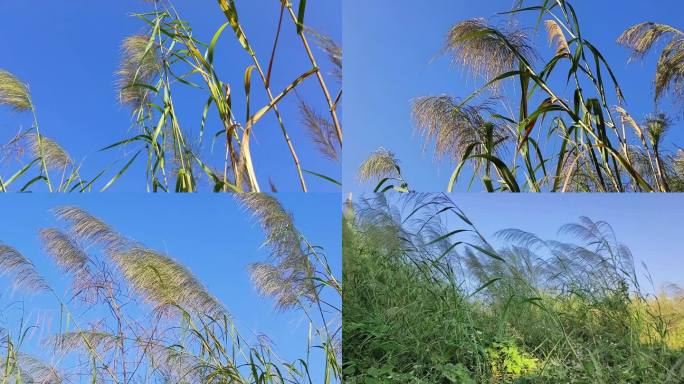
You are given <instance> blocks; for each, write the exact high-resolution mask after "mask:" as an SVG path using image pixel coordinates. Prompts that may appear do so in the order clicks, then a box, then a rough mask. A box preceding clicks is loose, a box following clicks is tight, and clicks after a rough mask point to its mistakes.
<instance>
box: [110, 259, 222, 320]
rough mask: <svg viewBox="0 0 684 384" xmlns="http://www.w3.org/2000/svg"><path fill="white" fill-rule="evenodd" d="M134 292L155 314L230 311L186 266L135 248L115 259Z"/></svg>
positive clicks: (206, 313)
mask: <svg viewBox="0 0 684 384" xmlns="http://www.w3.org/2000/svg"><path fill="white" fill-rule="evenodd" d="M111 257H112V259H113V260H114V262H115V263H116V264H117V266H118V267H119V269H120V271H121V273H122V274H123V276H124V277H125V278H126V281H127V282H128V284H129V285H130V286H131V288H132V289H133V290H134V291H136V292H137V293H138V294H139V295H140V296H141V297H142V298H143V299H144V300H145V301H147V302H148V303H150V304H152V305H154V306H155V311H156V312H158V313H160V314H163V315H171V314H173V313H174V312H176V310H178V309H181V310H183V311H194V312H199V313H201V314H205V315H210V316H214V315H217V314H224V313H226V310H225V309H224V308H223V306H222V305H221V303H219V301H218V300H217V299H216V298H214V297H213V296H212V295H211V294H210V293H209V292H208V291H207V290H206V288H205V287H204V286H203V285H202V283H201V282H200V281H199V280H197V279H196V278H195V276H193V275H192V273H191V272H190V271H189V270H188V269H187V268H185V267H184V266H183V265H181V264H179V263H178V262H176V261H174V260H173V259H171V258H170V257H168V256H165V255H162V254H161V253H158V252H155V251H153V250H150V249H144V248H132V249H130V250H125V251H120V252H114V253H113V254H112V255H111Z"/></svg>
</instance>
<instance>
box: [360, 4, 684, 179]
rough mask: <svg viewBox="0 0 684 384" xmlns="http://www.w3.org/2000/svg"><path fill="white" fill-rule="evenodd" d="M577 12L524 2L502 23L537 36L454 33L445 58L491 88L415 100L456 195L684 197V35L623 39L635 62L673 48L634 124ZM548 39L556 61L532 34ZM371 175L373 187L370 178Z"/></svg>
mask: <svg viewBox="0 0 684 384" xmlns="http://www.w3.org/2000/svg"><path fill="white" fill-rule="evenodd" d="M572 3H573V2H572V1H569V0H543V1H541V0H539V1H534V2H533V1H518V2H516V5H515V7H514V9H513V10H512V11H509V12H504V13H502V14H504V15H511V17H515V16H517V15H520V14H529V13H533V14H535V15H536V17H535V18H534V19H536V20H537V22H536V25H534V26H533V27H534V28H522V27H519V26H518V23H509V24H508V26H504V27H498V26H495V25H492V23H490V22H489V21H488V20H486V19H481V18H477V19H470V20H464V21H461V22H458V23H457V24H455V25H454V26H453V27H452V28H451V29H450V30H449V31H448V32H447V33H446V37H445V39H444V44H443V49H442V53H443V54H444V55H446V56H448V57H450V58H451V60H452V62H453V64H454V65H455V66H457V67H459V68H461V69H463V70H464V71H465V72H466V73H467V74H468V75H469V76H470V77H472V78H473V79H475V81H478V82H481V83H482V84H481V85H480V86H478V87H477V89H476V90H475V91H473V92H472V93H471V94H469V95H465V96H462V97H455V96H451V95H434V96H423V97H418V98H416V99H414V100H413V101H412V116H413V120H414V124H415V127H416V130H417V132H418V134H419V135H420V136H421V138H422V139H423V141H424V145H425V146H426V147H431V148H432V149H433V152H434V154H435V158H436V159H438V160H445V161H448V162H450V163H451V164H454V166H453V167H454V168H453V172H452V174H451V177H450V178H449V181H448V183H447V184H446V190H447V191H449V192H451V191H453V190H454V189H455V188H456V187H457V186H461V187H462V188H463V189H468V190H470V189H473V188H477V186H478V185H480V186H481V188H482V189H483V190H485V191H487V192H495V191H508V192H521V191H530V192H543V191H546V192H630V191H632V192H672V191H681V190H682V181H683V180H684V174H682V173H681V164H680V163H681V162H682V159H684V152H682V151H681V150H679V149H677V147H674V150H672V149H666V148H672V146H666V145H665V144H664V143H665V139H666V136H667V132H668V128H669V127H670V126H671V124H672V119H670V118H669V117H668V115H666V114H665V113H664V112H663V109H662V108H663V104H664V98H665V96H671V98H672V99H673V100H675V101H677V102H681V100H682V94H683V92H682V89H683V87H682V84H683V82H682V78H683V76H682V74H683V73H684V70H683V66H682V52H684V50H683V49H682V48H683V47H684V45H683V44H682V41H683V40H682V36H684V35H683V34H682V32H681V31H680V30H678V29H677V28H675V27H672V26H668V25H662V24H657V23H652V22H646V23H641V24H638V25H635V26H633V27H631V28H628V29H627V30H626V31H625V32H624V33H622V34H621V35H620V36H619V38H618V39H617V41H618V43H620V44H622V45H624V46H625V47H627V48H628V49H630V50H631V51H632V52H633V55H632V56H633V58H641V57H644V56H645V55H646V54H647V53H648V52H649V51H650V50H651V49H654V47H655V46H656V44H657V42H658V41H659V40H663V39H669V42H668V43H667V44H666V46H665V47H664V48H663V50H662V53H661V55H660V58H659V60H658V64H657V68H656V76H655V81H654V89H655V98H654V105H655V107H654V112H653V114H652V115H649V116H645V117H644V119H643V122H640V121H637V120H638V119H637V118H634V117H632V115H630V113H629V111H628V107H627V105H628V104H627V101H628V100H627V99H629V95H625V94H623V90H622V88H621V87H620V84H619V82H618V79H617V77H616V76H615V74H614V72H613V70H612V68H611V64H610V63H609V60H608V58H606V57H605V56H604V55H603V54H602V53H601V51H600V50H599V48H598V47H597V46H595V45H594V44H593V43H592V41H591V40H590V36H587V35H586V34H585V33H583V29H582V23H581V15H579V14H578V13H577V12H576V11H575V8H574V6H573V5H572ZM541 29H544V30H545V32H546V35H547V40H548V43H549V44H550V45H551V46H552V48H553V49H552V50H551V52H552V53H551V54H550V55H548V56H547V57H543V56H542V55H541V54H540V53H539V50H538V49H537V47H535V46H534V45H533V43H532V40H531V39H530V36H529V35H530V33H529V31H530V30H534V31H539V30H541ZM616 35H618V33H616ZM675 109H676V110H677V112H678V109H679V107H676V108H675ZM673 112H674V111H673ZM364 166H365V164H364V165H363V166H362V168H361V170H360V174H361V175H362V177H361V179H362V180H365V179H367V178H366V177H364V176H363V175H364V173H365V170H364V168H363V167H364ZM385 176H388V177H392V175H391V174H387V175H385V174H382V173H381V174H380V176H379V178H380V179H384V178H385ZM379 187H380V188H377V187H376V188H375V190H376V191H377V190H379V189H382V187H381V186H379Z"/></svg>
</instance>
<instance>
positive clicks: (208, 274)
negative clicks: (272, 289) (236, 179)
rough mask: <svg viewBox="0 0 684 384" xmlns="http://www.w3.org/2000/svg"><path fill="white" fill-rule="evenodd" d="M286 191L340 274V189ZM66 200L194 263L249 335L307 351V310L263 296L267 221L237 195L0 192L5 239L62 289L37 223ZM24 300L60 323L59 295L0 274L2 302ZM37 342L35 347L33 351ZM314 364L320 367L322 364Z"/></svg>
mask: <svg viewBox="0 0 684 384" xmlns="http://www.w3.org/2000/svg"><path fill="white" fill-rule="evenodd" d="M278 199H279V200H280V201H281V203H282V204H283V205H284V207H285V208H286V209H287V210H288V211H290V212H291V213H292V214H293V216H294V218H295V224H296V225H297V226H298V228H299V229H300V230H301V231H302V233H303V234H304V235H305V236H306V237H307V239H308V240H309V241H310V242H312V244H315V245H320V246H322V247H324V248H325V251H326V254H327V256H328V257H329V261H330V263H331V265H332V266H333V268H335V273H336V275H337V276H341V265H342V263H341V257H342V256H341V247H342V245H341V222H342V216H341V206H340V196H339V194H309V195H307V196H304V195H303V194H279V195H278ZM62 205H76V206H78V207H80V208H82V209H85V210H87V211H88V212H90V213H91V214H93V215H95V216H97V217H99V218H101V219H102V220H104V221H105V222H107V223H109V224H110V225H111V226H113V227H114V228H115V229H117V230H118V231H119V232H121V233H122V234H123V235H125V236H128V237H130V238H133V239H136V240H138V241H140V242H142V243H144V244H145V245H146V246H148V247H150V248H152V249H156V250H160V251H164V252H166V253H167V254H169V255H171V256H172V257H174V258H175V259H176V260H178V261H179V262H181V263H182V264H184V265H186V266H187V267H188V268H189V269H190V270H191V271H192V272H193V273H194V274H195V275H196V276H197V277H198V278H199V279H200V280H201V281H202V282H203V283H204V284H205V285H206V287H207V288H208V289H209V291H210V292H211V293H213V294H214V295H215V296H217V297H218V298H219V299H220V300H221V301H222V302H223V303H225V305H226V307H227V308H228V310H229V311H230V312H231V314H232V315H233V316H234V318H235V321H236V324H237V326H238V328H239V330H240V331H241V332H242V334H243V335H244V336H250V335H253V334H254V335H255V334H266V335H268V336H269V337H270V338H271V339H272V340H273V342H274V343H275V350H276V351H277V352H278V353H279V354H280V355H281V356H282V357H284V358H287V359H290V360H294V359H297V358H300V357H304V356H305V351H306V337H307V332H308V323H307V322H306V320H305V318H304V316H303V315H302V314H301V313H300V312H293V311H289V312H285V313H279V312H275V311H274V310H273V302H272V300H270V299H266V298H261V297H260V296H259V295H258V294H257V292H256V291H255V289H254V288H253V286H252V284H251V282H250V279H249V274H248V271H247V265H248V264H249V263H253V262H257V261H265V260H266V258H267V256H268V250H267V249H266V248H264V247H262V244H263V242H264V234H263V232H262V231H261V228H260V227H259V226H258V225H257V224H256V223H255V222H254V221H253V220H252V218H251V217H247V216H246V213H245V212H244V210H243V209H242V208H241V207H239V206H238V205H237V203H236V201H235V200H234V199H233V198H232V197H231V196H225V195H224V196H219V195H209V194H204V195H190V196H187V195H185V196H179V195H163V196H151V195H145V194H125V193H123V194H103V195H100V194H97V195H85V196H74V197H71V196H57V195H47V194H36V195H7V196H4V198H3V199H0V210H1V211H2V212H3V218H4V219H3V220H0V242H2V243H4V244H8V245H11V246H13V247H15V248H16V249H18V250H19V251H20V252H22V253H23V254H24V255H25V256H27V257H29V258H30V259H31V260H32V261H33V262H34V263H35V264H36V266H37V269H38V270H39V271H40V272H41V273H42V274H43V275H44V276H45V277H46V278H47V280H48V281H49V282H50V283H51V284H53V285H54V286H56V287H57V288H58V289H57V291H58V292H59V291H64V289H66V287H67V285H66V284H68V281H67V280H66V279H64V278H63V277H62V275H61V274H59V273H58V272H57V271H56V268H55V266H54V264H53V263H52V261H51V260H50V259H49V257H48V256H47V255H46V254H45V252H44V251H43V249H42V246H41V244H40V242H39V241H38V234H37V230H38V229H39V228H44V227H51V226H55V225H56V222H55V219H54V218H53V216H52V214H51V213H50V212H49V211H50V210H51V209H53V208H55V207H58V206H62ZM60 288H61V290H60ZM20 300H22V301H24V308H25V312H26V313H25V314H26V315H27V316H28V322H29V323H31V322H36V321H39V320H40V319H53V320H52V324H53V326H54V327H56V326H57V321H58V319H59V312H58V311H59V307H57V308H55V306H54V300H50V298H49V297H48V296H34V297H25V296H24V295H22V294H20V293H19V292H12V288H11V284H9V280H8V279H7V278H6V277H0V308H2V309H5V308H6V306H8V305H10V304H11V303H14V302H15V301H20ZM337 304H338V305H339V303H337ZM12 308H14V309H13V310H12V311H7V310H2V309H0V327H4V328H7V329H9V330H10V331H11V332H14V331H16V330H15V328H14V327H15V326H16V325H17V323H16V322H15V320H16V319H17V315H18V313H19V311H18V310H17V307H16V305H14V306H12ZM50 308H51V309H52V311H50V310H49V309H50ZM43 325H45V322H43ZM252 332H254V333H252ZM40 336H41V332H40V330H38V331H36V333H35V335H34V337H33V338H32V339H31V340H30V341H29V342H27V344H30V345H33V348H35V347H36V346H37V345H38V343H39V342H40V341H42V340H41V337H40ZM43 336H45V335H44V334H43ZM31 350H32V348H30V347H29V349H28V350H25V351H31ZM312 361H314V360H313V357H312ZM318 361H322V360H320V359H318ZM313 369H314V370H315V372H320V369H321V366H316V367H313ZM314 377H315V376H314ZM319 377H320V375H319Z"/></svg>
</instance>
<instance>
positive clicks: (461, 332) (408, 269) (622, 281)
mask: <svg viewBox="0 0 684 384" xmlns="http://www.w3.org/2000/svg"><path fill="white" fill-rule="evenodd" d="M447 223H448V225H447ZM561 234H562V235H563V236H568V237H569V238H571V239H572V240H573V241H569V242H565V241H560V240H558V241H556V240H553V241H547V240H543V239H540V238H538V237H536V236H535V235H533V234H530V233H526V232H523V231H518V230H505V231H501V232H500V234H499V237H500V239H501V240H502V241H503V244H504V245H502V246H501V247H497V248H494V247H493V246H492V245H491V243H489V242H488V241H487V239H485V238H484V237H482V236H481V235H480V234H479V232H478V231H477V228H476V227H475V226H474V225H473V223H472V222H471V221H470V220H469V219H468V217H467V216H466V215H465V214H464V213H463V212H462V211H461V210H460V209H458V207H456V206H455V205H454V204H453V202H451V201H450V200H449V199H448V198H447V197H445V196H442V195H421V194H409V195H404V196H401V195H400V196H395V197H392V198H390V197H389V196H387V195H383V194H379V195H375V196H374V197H372V198H370V199H367V200H362V201H360V202H359V203H358V204H356V205H354V206H353V208H352V207H348V208H347V213H346V215H345V226H344V237H343V250H344V281H345V291H344V308H343V313H344V319H345V321H344V325H343V340H344V341H343V343H344V346H345V348H344V368H343V372H344V377H345V378H346V379H347V382H350V383H440V384H441V383H445V384H446V383H557V382H563V383H641V382H649V383H678V382H680V380H682V379H684V376H682V374H681V372H680V369H679V368H678V367H679V364H680V363H678V361H679V359H680V358H681V357H682V356H684V349H682V347H681V345H679V344H677V340H680V338H681V337H682V328H681V324H682V313H684V303H682V301H681V299H679V297H680V296H678V295H675V294H663V295H660V296H658V297H655V296H652V295H648V294H645V293H643V292H642V290H641V288H640V285H639V281H638V279H637V278H636V273H635V270H634V267H633V265H632V255H631V253H630V252H629V249H628V248H627V247H626V246H624V245H623V244H621V243H619V242H617V240H615V235H614V234H613V232H612V230H611V228H610V227H609V226H608V225H607V224H606V223H603V222H594V221H591V220H589V219H586V218H582V219H580V221H579V222H578V223H576V224H571V225H567V226H564V227H563V228H562V229H561Z"/></svg>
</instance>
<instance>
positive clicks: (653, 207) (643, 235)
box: [408, 193, 684, 291]
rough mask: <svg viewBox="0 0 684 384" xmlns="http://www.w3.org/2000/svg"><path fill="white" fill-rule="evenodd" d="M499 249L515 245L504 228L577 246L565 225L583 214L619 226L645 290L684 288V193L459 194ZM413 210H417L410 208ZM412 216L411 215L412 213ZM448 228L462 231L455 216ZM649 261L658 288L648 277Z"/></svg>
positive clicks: (454, 196) (455, 196) (458, 200)
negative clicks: (683, 221) (670, 286)
mask: <svg viewBox="0 0 684 384" xmlns="http://www.w3.org/2000/svg"><path fill="white" fill-rule="evenodd" d="M449 196H450V197H451V199H452V200H453V202H454V203H455V204H456V205H457V206H458V207H460V208H461V209H462V210H463V211H464V212H465V213H466V215H467V216H468V218H469V219H470V220H471V221H472V222H473V223H474V224H475V226H476V227H477V228H478V230H479V231H480V232H481V233H482V234H483V235H484V236H485V238H487V239H488V240H490V241H491V243H492V244H493V245H495V246H502V245H506V244H509V243H506V242H504V241H502V240H501V239H498V238H497V237H496V236H495V235H496V233H497V232H498V231H501V230H504V229H511V228H514V229H521V230H524V231H527V232H531V233H534V234H536V235H538V236H539V237H540V238H542V239H545V240H560V241H570V242H575V243H576V241H575V240H576V239H573V238H572V237H568V236H567V235H562V236H559V234H558V230H559V229H560V228H561V226H563V225H565V224H570V223H577V222H578V221H579V220H578V219H579V218H580V217H581V216H586V217H588V218H590V219H592V220H593V221H605V222H607V223H608V224H610V225H611V226H612V227H613V230H614V231H615V234H616V236H617V239H618V241H620V242H622V243H624V244H625V245H627V246H628V247H629V248H630V249H631V251H632V253H633V255H634V262H635V265H636V268H637V274H638V278H639V279H640V281H641V284H642V288H644V289H646V290H647V291H652V290H653V289H655V290H656V291H657V290H658V289H660V288H662V287H663V286H665V285H667V284H670V283H674V284H677V285H678V286H680V287H682V288H684V274H682V266H681V265H682V258H683V257H684V255H683V254H682V247H681V232H682V231H681V226H680V225H679V223H680V222H681V218H682V217H684V195H680V194H671V195H653V194H631V195H615V194H562V195H561V194H550V193H541V194H534V195H531V194H497V195H496V196H494V198H492V195H490V194H482V193H454V194H450V195H449ZM408 209H412V208H411V206H410V205H409V207H408ZM409 212H410V211H409ZM447 225H448V228H450V229H457V228H462V227H463V223H462V222H461V221H460V220H458V219H457V218H456V217H455V216H454V217H449V219H448V220H447ZM642 262H643V263H645V264H646V266H647V267H648V271H650V273H651V275H652V278H653V281H654V284H653V286H650V283H649V282H648V280H647V279H646V274H645V273H646V270H644V269H643V268H642V267H641V263H642Z"/></svg>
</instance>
